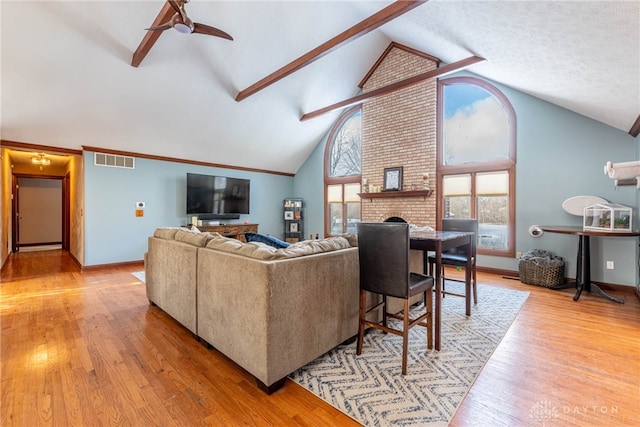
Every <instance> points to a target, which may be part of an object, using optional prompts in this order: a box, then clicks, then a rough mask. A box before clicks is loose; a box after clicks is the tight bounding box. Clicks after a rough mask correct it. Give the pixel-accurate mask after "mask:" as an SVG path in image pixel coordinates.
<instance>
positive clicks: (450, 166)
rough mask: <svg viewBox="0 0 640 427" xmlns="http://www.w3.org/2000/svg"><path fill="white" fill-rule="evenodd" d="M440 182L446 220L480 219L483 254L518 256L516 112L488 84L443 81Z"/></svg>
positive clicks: (467, 80) (462, 79)
mask: <svg viewBox="0 0 640 427" xmlns="http://www.w3.org/2000/svg"><path fill="white" fill-rule="evenodd" d="M438 90H439V94H438V99H439V100H441V108H440V123H441V126H440V132H439V134H440V135H439V136H440V137H439V142H440V143H439V146H438V153H439V154H438V158H439V167H438V181H439V183H440V189H441V191H440V194H441V197H442V198H441V202H442V204H441V209H440V210H439V215H440V217H441V218H477V219H478V252H479V253H482V254H491V255H504V256H513V255H514V253H515V250H514V242H515V236H514V230H515V211H514V210H515V164H516V162H515V160H516V153H515V146H516V144H515V134H516V132H515V128H516V122H515V113H514V111H513V108H512V107H511V104H510V103H509V101H508V100H507V98H506V97H505V96H504V95H503V94H502V93H501V92H500V91H499V90H498V89H497V88H495V87H494V86H492V85H490V84H488V83H487V82H485V81H483V80H480V79H476V78H471V77H456V78H450V79H445V80H441V81H440V83H439V86H438Z"/></svg>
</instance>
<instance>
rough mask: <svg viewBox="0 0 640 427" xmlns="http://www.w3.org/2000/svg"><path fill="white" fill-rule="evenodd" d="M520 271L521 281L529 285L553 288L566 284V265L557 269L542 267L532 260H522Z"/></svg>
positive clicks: (519, 265)
mask: <svg viewBox="0 0 640 427" xmlns="http://www.w3.org/2000/svg"><path fill="white" fill-rule="evenodd" d="M518 270H519V271H520V281H521V282H522V283H526V284H527V285H537V286H544V287H545V288H553V287H556V286H560V285H562V284H563V283H564V263H563V264H562V265H558V266H555V267H541V266H539V265H537V264H536V263H535V262H534V261H532V260H520V262H519V263H518Z"/></svg>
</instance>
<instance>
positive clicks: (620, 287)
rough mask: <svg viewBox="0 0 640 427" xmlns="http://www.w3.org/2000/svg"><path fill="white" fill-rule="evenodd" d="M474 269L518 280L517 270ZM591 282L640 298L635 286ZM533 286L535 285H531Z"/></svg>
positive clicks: (479, 267) (569, 279)
mask: <svg viewBox="0 0 640 427" xmlns="http://www.w3.org/2000/svg"><path fill="white" fill-rule="evenodd" d="M476 270H478V272H480V273H489V274H499V275H501V276H503V277H504V278H505V279H513V280H517V281H520V273H519V272H518V271H511V270H502V269H499V268H491V267H481V266H479V265H478V266H476ZM566 279H567V281H571V280H574V279H573V278H572V277H567V278H566ZM591 283H593V284H595V285H598V286H599V287H600V288H601V289H603V290H605V291H613V292H621V293H623V294H628V295H633V294H635V295H636V297H637V298H638V299H640V291H639V290H638V288H636V287H635V286H627V285H619V284H616V283H604V282H596V281H594V280H592V281H591ZM531 286H535V285H531Z"/></svg>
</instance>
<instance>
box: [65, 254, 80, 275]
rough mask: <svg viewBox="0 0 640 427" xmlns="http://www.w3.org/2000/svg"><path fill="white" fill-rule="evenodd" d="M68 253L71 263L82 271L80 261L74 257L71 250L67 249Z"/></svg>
mask: <svg viewBox="0 0 640 427" xmlns="http://www.w3.org/2000/svg"><path fill="white" fill-rule="evenodd" d="M67 252H68V253H69V256H70V257H71V260H72V261H73V263H74V264H75V265H76V267H78V270H79V271H82V263H80V261H78V258H76V257H75V256H74V255H73V254H72V253H71V251H67Z"/></svg>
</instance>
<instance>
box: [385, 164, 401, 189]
mask: <svg viewBox="0 0 640 427" xmlns="http://www.w3.org/2000/svg"><path fill="white" fill-rule="evenodd" d="M400 190H402V166H396V167H393V168H385V169H384V185H383V187H382V191H400Z"/></svg>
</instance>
